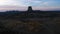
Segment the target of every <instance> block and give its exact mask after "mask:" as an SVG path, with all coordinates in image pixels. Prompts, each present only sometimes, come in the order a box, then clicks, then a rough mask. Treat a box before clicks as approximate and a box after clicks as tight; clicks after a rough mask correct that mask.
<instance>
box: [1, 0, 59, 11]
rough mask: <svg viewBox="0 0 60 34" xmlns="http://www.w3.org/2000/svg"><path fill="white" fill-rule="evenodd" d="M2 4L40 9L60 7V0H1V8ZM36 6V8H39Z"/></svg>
mask: <svg viewBox="0 0 60 34" xmlns="http://www.w3.org/2000/svg"><path fill="white" fill-rule="evenodd" d="M1 6H8V7H9V6H20V7H21V6H22V7H23V6H25V7H26V6H33V7H38V8H39V9H41V7H42V9H43V8H46V9H47V8H50V9H51V8H53V9H55V8H56V9H57V8H60V0H0V10H1ZM4 8H5V7H4ZM38 8H36V9H38Z"/></svg>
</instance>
